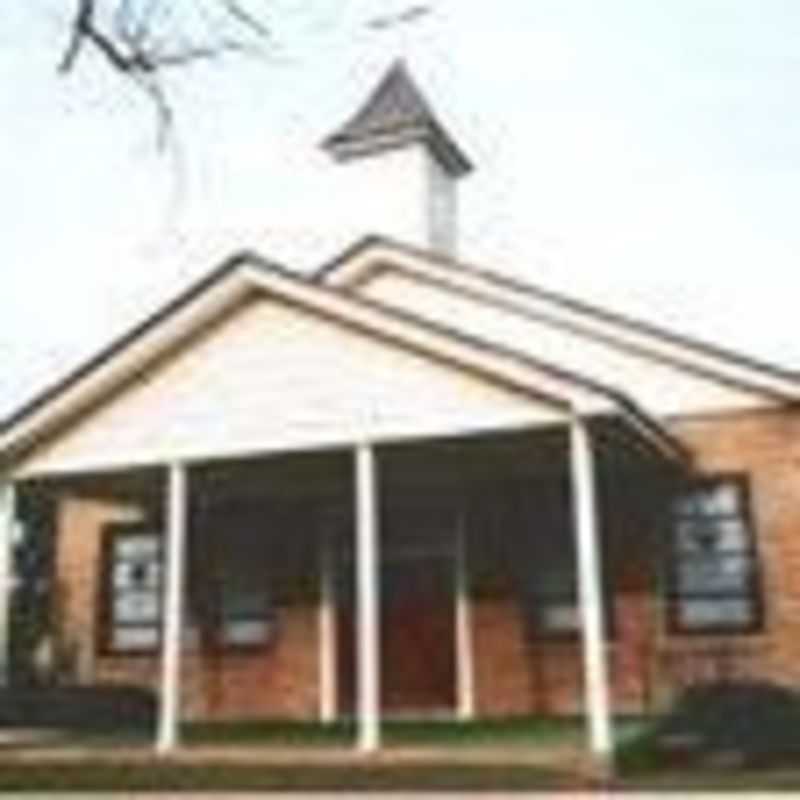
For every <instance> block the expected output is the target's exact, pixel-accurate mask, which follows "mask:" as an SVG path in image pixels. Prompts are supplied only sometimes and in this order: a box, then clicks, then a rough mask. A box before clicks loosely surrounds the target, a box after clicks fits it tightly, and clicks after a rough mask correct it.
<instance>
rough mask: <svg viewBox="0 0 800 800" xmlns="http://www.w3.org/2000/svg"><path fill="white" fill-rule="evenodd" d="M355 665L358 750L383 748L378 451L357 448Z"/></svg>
mask: <svg viewBox="0 0 800 800" xmlns="http://www.w3.org/2000/svg"><path fill="white" fill-rule="evenodd" d="M355 459H356V498H355V500H356V605H357V619H358V624H357V625H356V631H357V641H356V664H357V669H358V675H357V678H358V680H357V686H358V697H357V717H358V720H357V724H358V748H359V749H360V750H361V751H362V752H364V753H372V752H375V751H376V750H377V749H378V748H379V747H380V693H381V686H380V586H379V570H378V565H379V563H380V560H379V552H378V496H377V492H378V480H377V475H376V464H375V451H374V450H373V448H372V446H371V445H370V444H359V445H358V446H357V447H356V453H355Z"/></svg>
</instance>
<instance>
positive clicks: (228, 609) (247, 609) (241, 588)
mask: <svg viewBox="0 0 800 800" xmlns="http://www.w3.org/2000/svg"><path fill="white" fill-rule="evenodd" d="M219 590H220V595H221V597H220V621H219V631H218V637H219V643H220V644H221V645H223V646H226V647H248V646H253V645H260V644H264V643H266V642H267V641H269V639H270V638H271V636H272V632H273V628H274V624H275V614H274V606H273V604H272V601H271V598H270V596H269V592H268V589H267V580H266V576H265V574H264V573H263V572H260V571H254V570H252V569H251V570H243V571H241V572H240V573H239V574H238V575H232V574H228V575H227V576H224V578H223V581H222V583H221V584H220V587H219Z"/></svg>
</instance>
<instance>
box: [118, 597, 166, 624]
mask: <svg viewBox="0 0 800 800" xmlns="http://www.w3.org/2000/svg"><path fill="white" fill-rule="evenodd" d="M158 605H159V604H158V594H157V593H156V592H147V591H146V592H120V593H118V594H117V596H116V597H115V598H114V620H115V621H116V622H152V621H153V620H157V619H158Z"/></svg>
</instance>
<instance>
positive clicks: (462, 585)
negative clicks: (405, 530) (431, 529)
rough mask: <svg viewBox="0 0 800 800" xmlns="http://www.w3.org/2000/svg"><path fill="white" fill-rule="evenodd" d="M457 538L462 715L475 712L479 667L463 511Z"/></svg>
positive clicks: (458, 665)
mask: <svg viewBox="0 0 800 800" xmlns="http://www.w3.org/2000/svg"><path fill="white" fill-rule="evenodd" d="M456 524H457V526H458V527H457V528H456V541H455V602H456V642H455V645H456V680H457V690H458V691H457V703H458V708H457V713H458V717H459V719H462V720H468V719H473V717H474V716H475V677H474V675H475V670H474V663H473V657H472V619H471V613H470V612H471V608H470V598H469V578H468V574H467V547H466V530H465V527H466V526H465V520H464V514H463V512H462V513H460V514H459V518H458V521H457V523H456Z"/></svg>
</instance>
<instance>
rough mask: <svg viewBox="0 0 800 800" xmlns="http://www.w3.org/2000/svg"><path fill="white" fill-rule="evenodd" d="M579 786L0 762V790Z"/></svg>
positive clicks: (500, 772)
mask: <svg viewBox="0 0 800 800" xmlns="http://www.w3.org/2000/svg"><path fill="white" fill-rule="evenodd" d="M579 786H580V787H585V786H586V784H585V782H584V783H582V784H581V783H580V782H579V781H577V780H576V779H575V778H574V777H573V776H569V775H565V774H563V773H558V772H556V771H548V770H545V769H539V768H535V767H525V766H519V765H509V766H504V765H493V766H491V767H486V766H471V765H466V766H464V765H462V766H458V767H456V766H453V765H452V764H448V765H440V764H419V765H391V766H390V765H375V766H369V765H365V766H361V767H358V768H353V767H352V766H343V765H342V766H320V765H315V766H302V767H299V766H293V765H270V766H259V765H231V764H229V763H216V764H215V763H206V764H202V765H200V764H192V765H186V764H176V763H167V762H156V763H146V764H141V763H140V764H109V763H108V762H96V763H92V762H83V763H81V764H68V765H64V764H55V763H50V764H47V763H37V764H35V765H27V766H21V765H8V764H5V765H4V764H2V762H0V791H6V792H9V791H22V790H25V791H38V792H49V791H81V792H90V791H113V790H127V791H148V790H162V791H180V790H186V791H188V790H192V791H266V790H301V789H302V790H307V791H326V790H329V791H333V790H343V789H348V790H360V789H363V790H397V789H400V790H404V789H407V790H412V789H427V790H437V789H442V790H469V789H484V790H485V789H512V790H513V789H562V788H576V787H579Z"/></svg>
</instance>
